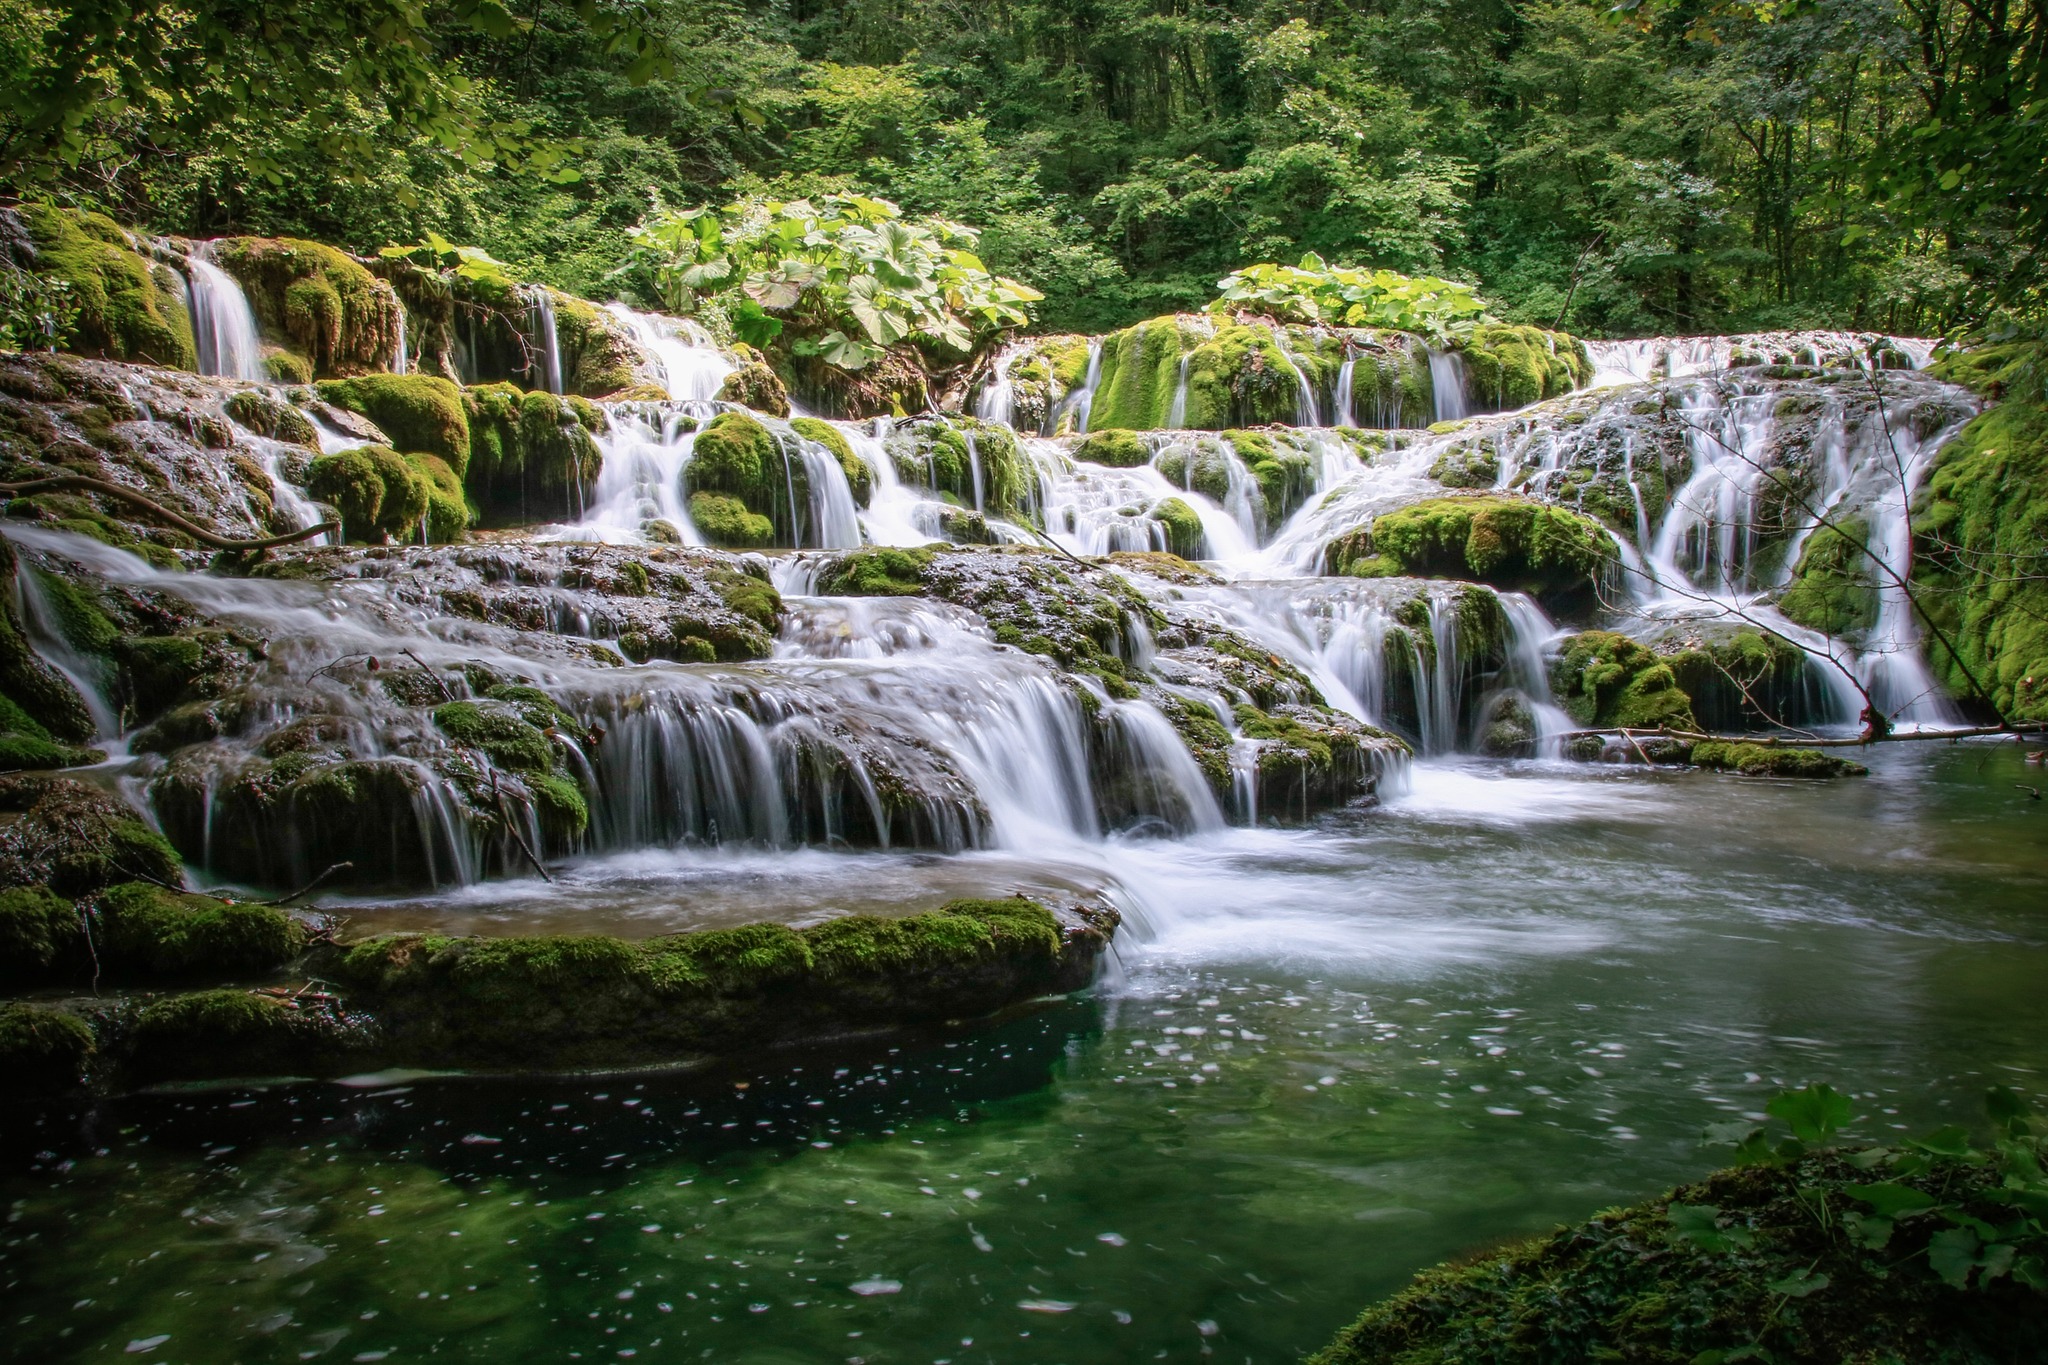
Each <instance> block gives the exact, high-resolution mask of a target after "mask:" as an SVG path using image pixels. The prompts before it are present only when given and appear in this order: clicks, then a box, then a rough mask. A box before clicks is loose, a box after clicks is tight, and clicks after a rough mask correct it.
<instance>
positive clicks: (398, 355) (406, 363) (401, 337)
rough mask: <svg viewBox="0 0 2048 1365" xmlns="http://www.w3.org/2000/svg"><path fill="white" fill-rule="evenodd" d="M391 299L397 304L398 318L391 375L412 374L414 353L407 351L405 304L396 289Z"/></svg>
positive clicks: (392, 353)
mask: <svg viewBox="0 0 2048 1365" xmlns="http://www.w3.org/2000/svg"><path fill="white" fill-rule="evenodd" d="M391 297H392V300H393V302H394V303H396V304H397V316H398V338H397V340H396V342H395V343H394V344H393V346H392V350H391V373H393V374H411V373H412V353H411V352H410V351H409V350H407V349H406V342H405V302H404V300H402V299H400V298H399V297H398V291H397V290H395V289H394V290H392V291H391Z"/></svg>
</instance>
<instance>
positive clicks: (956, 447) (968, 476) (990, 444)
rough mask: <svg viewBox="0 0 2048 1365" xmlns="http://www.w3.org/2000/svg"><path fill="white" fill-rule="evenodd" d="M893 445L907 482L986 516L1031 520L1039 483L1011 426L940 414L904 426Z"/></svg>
mask: <svg viewBox="0 0 2048 1365" xmlns="http://www.w3.org/2000/svg"><path fill="white" fill-rule="evenodd" d="M888 448H889V453H890V457H891V458H892V459H893V460H894V461H895V465H896V473H897V477H899V478H900V479H902V480H903V482H904V483H906V484H911V485H913V486H919V487H924V488H929V489H931V490H932V491H933V492H935V493H937V494H939V495H940V497H941V498H943V499H945V500H946V501H948V502H951V503H952V504H954V505H955V506H957V507H965V508H969V509H972V510H978V511H980V512H981V513H982V514H983V515H985V516H992V517H1003V518H1006V519H1011V520H1017V519H1022V520H1029V519H1030V515H1031V512H1030V507H1031V503H1032V501H1033V499H1034V497H1035V494H1036V492H1037V484H1036V480H1035V478H1034V477H1033V476H1032V475H1031V472H1030V469H1029V466H1028V465H1027V463H1026V460H1025V457H1024V453H1023V450H1022V449H1021V448H1020V447H1019V446H1018V444H1017V437H1016V433H1014V432H1012V431H1011V430H1010V429H1009V428H1008V427H1001V426H995V425H993V424H991V423H987V422H983V421H980V420H979V419H977V418H972V417H944V418H934V419H931V420H927V421H920V422H917V423H915V424H913V425H911V426H909V427H906V428H902V429H899V430H898V432H897V434H896V436H895V437H894V438H893V439H892V440H891V441H890V442H889V447H888ZM977 474H979V478H978V479H977V477H976V475H977ZM977 494H978V495H979V496H978V498H977Z"/></svg>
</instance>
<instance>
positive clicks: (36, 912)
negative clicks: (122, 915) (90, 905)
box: [0, 886, 89, 986]
mask: <svg viewBox="0 0 2048 1365" xmlns="http://www.w3.org/2000/svg"><path fill="white" fill-rule="evenodd" d="M88 960H89V955H88V953H87V951H86V943H85V919H84V917H83V916H82V915H80V914H79V911H78V907H77V906H75V905H73V904H72V903H71V902H70V901H68V900H65V899H64V898H63V897H62V896H57V895H53V894H51V892H50V888H48V887H47V886H10V887H7V888H5V889H0V984H6V985H16V986H19V985H39V984H41V983H42V982H44V981H49V980H54V979H57V978H59V977H68V976H70V975H73V974H74V973H75V972H76V971H77V969H78V968H79V967H80V966H82V965H84V964H85V963H86V962H87V961H88Z"/></svg>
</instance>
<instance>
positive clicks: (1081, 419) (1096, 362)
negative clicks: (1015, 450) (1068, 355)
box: [1045, 337, 1102, 436]
mask: <svg viewBox="0 0 2048 1365" xmlns="http://www.w3.org/2000/svg"><path fill="white" fill-rule="evenodd" d="M1101 382H1102V338H1100V337H1090V338H1089V339H1088V373H1087V374H1086V375H1085V376H1084V377H1083V378H1082V380H1081V387H1080V388H1078V389H1075V390H1074V391H1073V392H1072V393H1070V394H1068V395H1067V396H1066V397H1064V398H1062V399H1061V400H1060V404H1059V407H1058V408H1057V409H1055V410H1054V412H1053V415H1052V416H1051V417H1050V418H1048V419H1047V420H1046V424H1045V434H1046V435H1048V436H1050V435H1052V434H1053V433H1054V432H1056V431H1058V430H1059V425H1060V419H1061V418H1062V417H1065V416H1067V415H1068V414H1069V413H1071V414H1072V415H1073V418H1074V432H1075V434H1076V435H1081V436H1086V435H1087V434H1088V412H1089V409H1091V408H1093V407H1094V406H1095V386H1096V385H1097V384H1099V383H1101Z"/></svg>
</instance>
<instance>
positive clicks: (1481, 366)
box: [1458, 324, 1593, 412]
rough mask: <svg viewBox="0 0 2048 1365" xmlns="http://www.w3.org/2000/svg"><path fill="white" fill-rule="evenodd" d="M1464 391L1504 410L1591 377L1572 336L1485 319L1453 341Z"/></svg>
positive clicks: (1493, 409)
mask: <svg viewBox="0 0 2048 1365" xmlns="http://www.w3.org/2000/svg"><path fill="white" fill-rule="evenodd" d="M1458 349H1459V351H1460V352H1461V353H1462V354H1463V356H1464V358H1465V393H1466V396H1467V398H1468V399H1470V401H1471V402H1472V403H1473V404H1474V406H1476V407H1478V408H1481V409H1484V410H1485V411H1488V412H1507V411H1509V410H1511V409H1514V408H1522V407H1527V406H1528V405H1529V404H1531V403H1536V402H1541V401H1542V400H1543V399H1545V398H1557V397H1560V396H1562V395H1564V394H1567V393H1570V392H1571V391H1572V390H1573V389H1575V388H1577V387H1579V385H1581V384H1584V383H1586V382H1587V381H1589V380H1590V379H1592V377H1593V365H1592V361H1591V360H1590V359H1589V358H1588V357H1587V355H1586V348H1585V346H1584V345H1583V344H1581V343H1580V342H1579V341H1578V340H1577V339H1575V338H1573V337H1569V336H1566V335H1565V334H1564V333H1562V332H1546V331H1544V330H1543V329H1542V328H1540V327H1526V326H1508V325H1505V324H1487V325H1485V326H1481V327H1477V328H1474V329H1473V332H1472V335H1471V336H1469V337H1467V338H1466V339H1465V340H1463V341H1462V342H1460V343H1459V346H1458Z"/></svg>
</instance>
